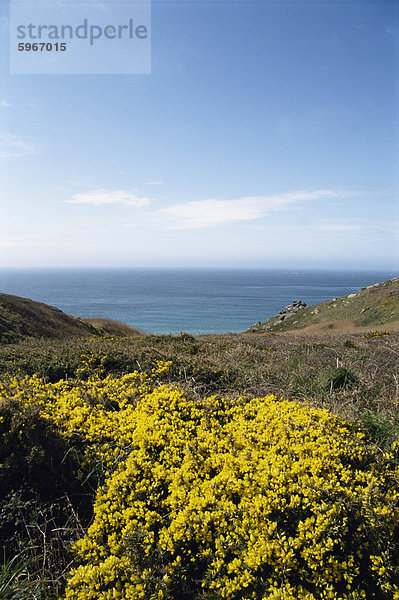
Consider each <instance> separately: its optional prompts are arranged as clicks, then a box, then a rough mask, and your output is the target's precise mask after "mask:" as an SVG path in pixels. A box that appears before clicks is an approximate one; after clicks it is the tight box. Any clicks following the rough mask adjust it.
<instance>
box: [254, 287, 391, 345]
mask: <svg viewBox="0 0 399 600" xmlns="http://www.w3.org/2000/svg"><path fill="white" fill-rule="evenodd" d="M398 322H399V277H397V278H396V279H391V280H389V281H384V282H383V283H375V284H374V285H371V286H369V287H366V288H362V289H361V290H359V291H357V292H354V293H352V294H348V295H347V296H342V297H341V298H334V299H332V300H326V301H325V302H320V303H319V304H314V305H313V306H307V307H306V308H301V309H300V310H296V311H295V310H288V311H286V312H285V313H284V314H278V315H276V316H275V317H272V318H270V319H268V320H267V321H265V322H264V323H257V324H255V325H254V326H253V327H252V328H251V330H252V331H254V332H256V333H264V332H266V331H273V332H285V331H297V330H300V329H304V328H308V327H309V328H311V330H310V331H311V332H312V333H325V332H328V331H329V330H331V331H332V332H337V333H340V332H343V331H355V330H356V329H357V330H364V329H370V328H375V327H381V326H382V327H385V328H389V329H391V328H392V325H393V326H394V328H395V325H398Z"/></svg>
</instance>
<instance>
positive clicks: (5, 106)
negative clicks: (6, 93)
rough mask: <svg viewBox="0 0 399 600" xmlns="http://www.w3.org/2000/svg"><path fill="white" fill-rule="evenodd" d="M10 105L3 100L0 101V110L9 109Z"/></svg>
mask: <svg viewBox="0 0 399 600" xmlns="http://www.w3.org/2000/svg"><path fill="white" fill-rule="evenodd" d="M11 107H12V104H10V103H9V102H6V101H5V100H0V108H11Z"/></svg>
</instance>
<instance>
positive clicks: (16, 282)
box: [0, 269, 398, 334]
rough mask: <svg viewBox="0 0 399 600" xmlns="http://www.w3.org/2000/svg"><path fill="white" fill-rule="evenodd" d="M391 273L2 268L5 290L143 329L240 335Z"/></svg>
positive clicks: (1, 284)
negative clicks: (287, 310) (294, 305)
mask: <svg viewBox="0 0 399 600" xmlns="http://www.w3.org/2000/svg"><path fill="white" fill-rule="evenodd" d="M397 275H398V274H397V273H394V272H392V271H386V272H382V271H374V272H372V271H356V272H355V271H352V272H338V271H337V272H332V271H300V272H294V271H277V270H273V271H272V270H268V271H267V270H177V269H176V270H172V269H168V270H155V269H134V270H133V269H112V270H111V269H109V270H100V269H90V270H88V269H86V270H50V269H48V270H10V269H9V270H7V269H2V270H0V292H3V293H8V294H15V295H17V296H24V297H26V298H31V299H32V300H37V301H40V302H45V303H46V304H50V305H52V306H57V307H58V308H60V309H61V310H63V311H64V312H66V313H68V314H70V315H74V316H78V317H106V318H109V319H115V320H117V321H121V322H123V323H127V324H128V325H131V326H133V327H138V328H140V329H142V330H144V331H146V332H153V333H179V332H180V331H187V332H190V333H193V334H198V333H223V332H228V331H230V332H239V331H244V330H246V329H248V327H250V326H251V325H252V324H253V323H254V322H255V321H258V320H259V321H265V320H266V319H268V318H269V317H271V316H273V315H274V314H276V313H277V312H278V311H279V310H280V309H281V308H284V307H285V306H286V305H287V304H290V303H291V302H292V301H293V300H303V301H304V302H306V303H307V304H315V303H316V302H321V301H323V300H326V299H328V298H333V297H335V296H337V297H338V296H343V295H345V294H349V293H351V292H353V291H355V290H357V289H359V288H361V287H363V286H366V285H371V284H372V283H375V282H377V281H384V280H386V279H391V278H392V277H396V276H397Z"/></svg>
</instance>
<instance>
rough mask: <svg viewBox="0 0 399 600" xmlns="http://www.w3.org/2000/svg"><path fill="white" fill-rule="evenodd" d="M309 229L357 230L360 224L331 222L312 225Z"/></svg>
mask: <svg viewBox="0 0 399 600" xmlns="http://www.w3.org/2000/svg"><path fill="white" fill-rule="evenodd" d="M309 229H310V227H309ZM311 229H315V230H316V231H359V230H360V229H362V227H361V226H360V225H350V224H344V223H342V224H340V223H331V224H326V225H314V226H313V227H312V228H311Z"/></svg>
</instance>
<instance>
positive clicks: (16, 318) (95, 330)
mask: <svg viewBox="0 0 399 600" xmlns="http://www.w3.org/2000/svg"><path fill="white" fill-rule="evenodd" d="M107 333H109V334H112V335H119V336H128V335H132V334H135V333H137V331H135V330H131V329H130V328H129V327H127V325H123V324H122V323H117V322H115V321H110V320H108V319H87V320H83V319H78V318H77V317H71V316H69V315H66V314H65V313H63V312H62V311H61V310H59V309H58V308H54V307H53V306H47V304H43V303H42V302H34V301H33V300H29V299H28V298H20V297H19V296H11V295H9V294H0V343H11V342H16V341H18V340H21V339H24V338H26V337H36V338H59V339H65V338H71V337H78V336H79V337H88V336H97V335H104V334H107Z"/></svg>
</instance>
